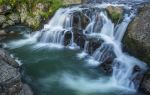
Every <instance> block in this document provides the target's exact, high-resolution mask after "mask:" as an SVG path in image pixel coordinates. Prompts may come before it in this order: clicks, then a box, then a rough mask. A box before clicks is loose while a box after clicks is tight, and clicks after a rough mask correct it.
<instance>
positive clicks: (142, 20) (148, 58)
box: [123, 4, 150, 64]
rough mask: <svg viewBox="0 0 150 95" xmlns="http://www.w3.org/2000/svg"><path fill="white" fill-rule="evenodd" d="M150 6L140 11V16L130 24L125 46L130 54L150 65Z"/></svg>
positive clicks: (145, 6)
mask: <svg viewBox="0 0 150 95" xmlns="http://www.w3.org/2000/svg"><path fill="white" fill-rule="evenodd" d="M149 14H150V4H145V5H143V6H142V7H141V8H140V9H139V13H138V15H137V16H136V17H135V18H134V20H133V21H132V22H131V23H130V24H129V27H128V29H127V33H126V35H125V37H124V40H123V42H124V44H125V45H126V47H127V50H128V52H129V53H130V54H132V55H134V56H136V57H138V58H139V59H141V60H143V61H145V62H146V63H149V64H150V15H149Z"/></svg>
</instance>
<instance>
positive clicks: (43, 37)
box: [7, 4, 146, 95]
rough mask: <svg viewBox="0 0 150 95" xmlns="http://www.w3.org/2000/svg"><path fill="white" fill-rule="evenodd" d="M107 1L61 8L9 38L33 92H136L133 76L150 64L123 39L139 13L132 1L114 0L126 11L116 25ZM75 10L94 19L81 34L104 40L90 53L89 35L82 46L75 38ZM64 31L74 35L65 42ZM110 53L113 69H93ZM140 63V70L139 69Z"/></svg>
mask: <svg viewBox="0 0 150 95" xmlns="http://www.w3.org/2000/svg"><path fill="white" fill-rule="evenodd" d="M109 5H110V4H101V5H93V6H92V7H91V5H90V6H86V7H81V6H80V5H78V6H73V7H69V8H61V9H59V10H58V11H57V12H56V14H55V15H54V17H53V18H52V19H51V20H50V21H49V22H48V24H46V25H45V26H44V28H43V29H42V30H40V31H37V32H35V33H33V34H30V35H27V36H24V37H23V38H21V39H19V40H18V39H17V40H14V41H10V42H7V48H8V49H9V51H10V52H11V53H12V54H14V56H16V57H19V59H20V60H21V62H22V63H23V65H22V75H23V80H24V81H25V82H27V83H28V84H29V85H30V86H31V87H32V89H33V91H34V93H35V95H134V94H135V95H137V88H138V83H136V82H135V81H134V80H135V78H136V77H137V76H138V75H139V74H141V73H142V72H143V71H144V70H146V65H145V63H144V62H142V61H140V60H138V59H137V58H134V57H132V56H130V55H128V54H127V53H125V52H123V51H122V43H121V41H122V39H123V36H124V34H125V31H126V29H127V26H128V24H129V23H130V21H131V20H132V19H133V17H134V16H135V13H134V11H133V10H130V9H131V8H130V7H128V6H125V5H117V4H115V5H112V6H120V7H123V8H124V9H125V10H127V11H128V12H127V13H124V16H123V20H122V21H121V23H118V24H117V25H116V24H114V23H113V22H112V21H111V20H110V18H109V16H108V15H107V12H106V11H105V8H106V7H107V6H109ZM92 8H95V9H97V10H96V11H95V12H93V13H92V16H90V15H88V14H86V13H84V12H83V11H85V10H91V9H92ZM75 12H81V13H83V14H84V15H85V16H87V17H88V19H89V21H90V22H89V24H88V25H87V26H86V28H85V29H82V30H83V31H82V32H83V35H84V36H86V37H87V38H88V37H91V38H96V39H98V40H99V39H100V40H103V42H102V43H101V45H100V46H99V48H97V49H96V50H95V51H94V52H93V53H92V54H91V55H90V54H88V48H89V41H88V40H86V41H85V43H84V48H81V47H80V46H78V44H77V43H76V42H75V36H74V35H75V31H74V29H73V14H74V13H75ZM93 14H94V15H93ZM66 33H71V38H70V41H69V44H68V45H66V46H65V44H64V41H65V35H66ZM113 55H114V56H113ZM112 56H113V58H112V63H111V64H112V74H110V75H107V74H105V72H103V71H102V70H101V69H95V67H98V66H100V65H101V64H104V63H105V61H107V60H108V59H109V58H111V57H112ZM136 66H137V67H139V68H140V71H135V67H136ZM93 67H94V68H93Z"/></svg>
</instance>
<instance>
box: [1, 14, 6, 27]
mask: <svg viewBox="0 0 150 95" xmlns="http://www.w3.org/2000/svg"><path fill="white" fill-rule="evenodd" d="M5 21H6V17H5V16H4V15H0V26H1V25H2V24H3V23H4V22H5Z"/></svg>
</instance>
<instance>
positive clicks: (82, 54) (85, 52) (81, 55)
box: [77, 41, 89, 59]
mask: <svg viewBox="0 0 150 95" xmlns="http://www.w3.org/2000/svg"><path fill="white" fill-rule="evenodd" d="M88 45H89V41H85V44H84V49H83V51H82V52H81V53H79V54H78V55H77V57H79V58H80V59H81V58H84V57H86V56H87V55H88Z"/></svg>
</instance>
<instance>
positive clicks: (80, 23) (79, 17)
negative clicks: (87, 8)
mask: <svg viewBox="0 0 150 95" xmlns="http://www.w3.org/2000/svg"><path fill="white" fill-rule="evenodd" d="M89 21H90V20H89V18H88V17H87V16H85V14H83V13H81V12H75V13H74V14H73V27H74V28H77V29H79V30H83V29H85V28H86V26H87V25H88V24H89Z"/></svg>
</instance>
